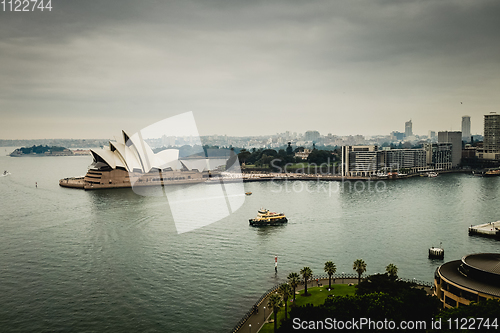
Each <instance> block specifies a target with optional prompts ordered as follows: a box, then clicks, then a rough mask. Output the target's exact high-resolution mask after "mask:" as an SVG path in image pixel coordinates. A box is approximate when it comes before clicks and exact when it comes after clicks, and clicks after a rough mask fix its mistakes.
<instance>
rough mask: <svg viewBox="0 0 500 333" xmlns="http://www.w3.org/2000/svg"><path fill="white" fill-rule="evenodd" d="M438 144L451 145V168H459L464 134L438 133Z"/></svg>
mask: <svg viewBox="0 0 500 333" xmlns="http://www.w3.org/2000/svg"><path fill="white" fill-rule="evenodd" d="M438 143H451V166H452V168H456V167H458V166H459V165H460V161H461V160H462V132H458V131H457V132H448V131H445V132H438Z"/></svg>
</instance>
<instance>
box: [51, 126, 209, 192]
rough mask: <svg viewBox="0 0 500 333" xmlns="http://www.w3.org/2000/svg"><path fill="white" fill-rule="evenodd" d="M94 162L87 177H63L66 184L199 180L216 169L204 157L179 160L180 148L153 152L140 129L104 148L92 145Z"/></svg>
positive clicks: (99, 185)
mask: <svg viewBox="0 0 500 333" xmlns="http://www.w3.org/2000/svg"><path fill="white" fill-rule="evenodd" d="M91 154H92V157H93V162H92V164H91V166H90V168H89V170H88V172H87V174H86V175H85V176H84V177H73V178H64V179H61V180H60V181H59V185H60V186H63V187H72V188H80V189H85V190H93V189H103V188H122V187H132V186H133V187H136V186H154V185H157V186H163V185H172V184H191V183H200V182H203V181H206V180H208V179H209V178H210V177H211V176H212V175H213V172H211V171H210V165H209V163H208V160H207V159H205V158H201V157H200V158H197V159H184V160H179V151H178V150H177V149H165V150H162V151H160V152H158V153H154V152H153V150H152V149H151V148H150V147H149V145H148V144H147V143H146V142H145V141H144V140H143V139H142V137H141V134H140V133H136V134H134V135H133V136H129V135H127V133H125V131H122V136H121V138H120V139H119V140H117V141H116V142H114V141H110V142H109V147H105V149H91Z"/></svg>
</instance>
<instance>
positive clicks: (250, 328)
mask: <svg viewBox="0 0 500 333" xmlns="http://www.w3.org/2000/svg"><path fill="white" fill-rule="evenodd" d="M248 330H249V331H250V333H252V324H248Z"/></svg>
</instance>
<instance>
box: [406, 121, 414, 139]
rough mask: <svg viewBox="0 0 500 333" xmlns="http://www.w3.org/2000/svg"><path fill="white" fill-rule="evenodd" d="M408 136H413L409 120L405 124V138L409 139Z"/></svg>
mask: <svg viewBox="0 0 500 333" xmlns="http://www.w3.org/2000/svg"><path fill="white" fill-rule="evenodd" d="M410 136H413V126H412V123H411V119H410V121H407V122H406V123H405V137H407V138H409V137H410Z"/></svg>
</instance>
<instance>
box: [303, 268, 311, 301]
mask: <svg viewBox="0 0 500 333" xmlns="http://www.w3.org/2000/svg"><path fill="white" fill-rule="evenodd" d="M300 274H301V275H302V277H303V278H304V283H305V288H304V289H305V292H304V296H308V295H309V294H308V293H307V280H309V279H310V278H311V277H312V275H313V272H312V270H311V269H310V268H309V267H307V266H306V267H304V268H302V269H301V270H300Z"/></svg>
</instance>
